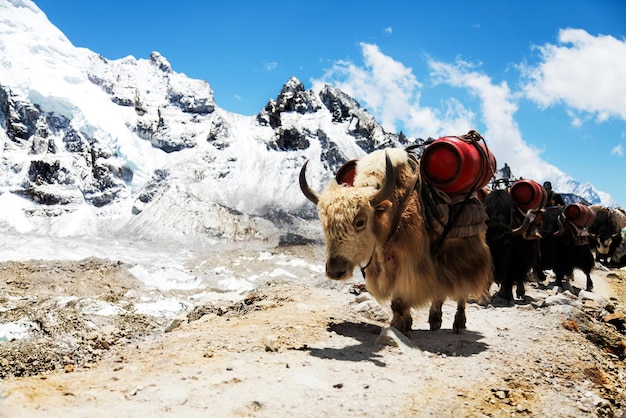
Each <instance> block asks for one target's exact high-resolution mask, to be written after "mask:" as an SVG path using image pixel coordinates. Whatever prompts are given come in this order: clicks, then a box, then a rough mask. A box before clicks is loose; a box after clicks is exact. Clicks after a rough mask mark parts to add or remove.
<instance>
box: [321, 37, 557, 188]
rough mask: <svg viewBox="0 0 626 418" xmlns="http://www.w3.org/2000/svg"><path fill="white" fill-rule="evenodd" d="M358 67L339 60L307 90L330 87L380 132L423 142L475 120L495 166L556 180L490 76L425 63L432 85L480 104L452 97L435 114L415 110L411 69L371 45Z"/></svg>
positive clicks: (511, 100)
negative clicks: (451, 89) (375, 123)
mask: <svg viewBox="0 0 626 418" xmlns="http://www.w3.org/2000/svg"><path fill="white" fill-rule="evenodd" d="M361 49H362V54H363V61H364V65H363V66H359V65H356V64H354V63H353V62H350V61H339V62H336V63H334V64H333V66H332V68H330V69H329V70H327V72H326V74H324V76H323V78H322V79H321V80H312V82H313V89H314V90H317V91H319V90H320V89H321V87H322V85H323V84H332V85H334V86H335V87H337V88H339V89H341V90H342V91H344V92H345V93H346V94H348V95H350V96H352V97H354V98H355V99H356V100H357V101H358V102H359V103H361V104H362V105H363V106H364V107H365V108H366V109H367V110H368V111H369V112H370V113H371V114H373V115H374V116H375V117H376V119H377V120H378V121H379V122H380V123H381V124H382V125H383V127H384V128H385V129H386V130H388V131H391V132H397V131H398V130H399V129H398V127H402V128H403V131H404V133H405V134H407V135H409V136H413V137H420V138H427V137H429V136H432V137H436V136H442V135H457V134H463V133H466V132H467V131H469V130H470V129H477V124H478V123H477V121H476V118H477V117H480V118H481V119H482V122H483V123H484V125H485V126H486V130H485V132H481V134H483V136H484V137H485V140H486V142H487V145H488V146H489V148H490V149H491V151H492V153H493V154H494V155H497V156H498V157H497V158H498V165H499V166H503V165H504V163H505V162H507V163H508V164H509V165H510V166H511V167H514V169H515V173H514V174H515V175H517V176H523V177H525V178H537V179H543V178H546V177H547V178H556V177H559V176H562V175H563V173H562V172H561V171H560V170H559V169H557V168H556V167H554V166H552V165H550V164H548V163H546V162H545V161H543V160H542V159H541V157H540V154H541V151H540V150H538V149H536V148H533V147H531V146H529V145H528V144H526V143H525V142H524V140H523V139H522V135H521V133H520V131H519V127H518V125H517V122H516V121H515V118H514V115H515V113H516V112H517V109H518V107H517V102H516V100H517V98H518V95H517V94H516V93H514V92H511V90H510V88H509V86H508V85H507V84H506V83H500V84H494V83H493V81H492V80H491V78H490V77H488V76H487V75H485V74H482V73H480V72H478V71H477V70H476V68H478V65H475V64H471V63H468V62H462V61H458V62H457V63H455V64H449V63H444V62H439V61H434V60H430V61H429V62H428V65H429V68H430V71H431V72H430V77H431V81H432V83H433V84H434V86H435V87H436V86H438V85H445V86H452V87H455V88H458V89H459V96H460V97H463V96H464V95H465V94H468V93H469V94H471V95H473V96H475V97H477V98H478V99H479V100H480V103H481V105H480V114H479V115H478V116H477V115H475V114H474V112H473V111H472V110H471V109H468V108H466V107H465V106H464V104H463V102H462V101H461V100H460V99H458V98H455V97H447V98H443V99H442V100H441V106H440V107H439V108H437V109H435V108H431V107H425V106H421V105H420V97H421V94H422V91H423V90H425V89H426V88H429V87H430V86H428V87H427V86H425V85H424V84H423V83H421V82H420V81H418V79H417V77H416V76H415V75H414V74H413V70H412V69H411V68H409V67H406V66H404V65H403V64H402V63H400V62H398V61H395V60H394V59H392V58H391V57H389V56H386V55H384V54H383V53H382V52H381V51H380V49H379V48H378V47H377V46H376V45H372V44H365V43H363V44H361Z"/></svg>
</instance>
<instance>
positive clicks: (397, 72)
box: [312, 43, 473, 138]
mask: <svg viewBox="0 0 626 418" xmlns="http://www.w3.org/2000/svg"><path fill="white" fill-rule="evenodd" d="M361 52H362V54H363V61H364V66H358V65H355V64H354V63H353V62H350V61H338V62H335V63H334V64H333V66H332V67H331V68H330V69H329V70H327V71H326V73H325V74H324V76H323V77H322V79H319V80H312V83H313V89H314V90H317V91H319V90H320V89H321V87H322V86H323V85H324V84H332V85H334V86H335V87H337V88H339V89H341V90H342V91H344V92H345V93H346V94H348V95H350V96H352V97H354V98H355V99H356V100H357V101H359V102H360V103H361V104H362V105H364V106H365V107H366V108H367V109H368V111H369V112H370V113H371V114H373V115H374V116H375V117H376V119H377V120H378V122H379V123H380V124H381V125H383V127H384V128H385V129H386V130H388V131H390V132H397V131H399V130H403V131H404V132H405V133H406V134H408V135H412V136H417V137H422V138H426V137H428V136H433V135H435V134H441V133H442V132H443V131H444V130H445V129H446V128H448V127H451V126H456V127H457V129H455V130H454V132H455V133H456V132H457V130H458V127H459V126H471V123H470V121H471V119H472V118H473V114H472V112H470V111H469V110H467V109H465V108H464V107H463V105H462V104H461V103H460V102H459V101H458V100H452V99H450V100H448V101H444V106H443V107H444V110H443V111H438V110H435V109H432V108H428V107H421V106H420V105H419V100H420V94H421V89H422V88H423V87H424V86H423V85H422V83H420V82H419V81H418V79H417V78H416V77H415V75H414V74H413V70H412V69H411V68H409V67H406V66H404V65H403V64H402V63H401V62H398V61H395V60H394V59H393V58H391V57H389V56H387V55H385V54H383V53H382V52H381V51H380V49H379V48H378V46H376V45H373V44H366V43H362V44H361Z"/></svg>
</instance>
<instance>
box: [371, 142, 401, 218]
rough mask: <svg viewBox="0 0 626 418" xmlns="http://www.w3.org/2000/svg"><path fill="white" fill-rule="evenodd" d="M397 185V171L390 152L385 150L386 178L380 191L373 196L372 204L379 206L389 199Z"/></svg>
mask: <svg viewBox="0 0 626 418" xmlns="http://www.w3.org/2000/svg"><path fill="white" fill-rule="evenodd" d="M395 187H396V173H395V172H394V170H393V163H392V162H391V158H389V154H388V153H387V151H385V180H384V183H383V184H382V186H381V187H380V190H379V191H378V193H376V194H375V195H374V197H373V198H372V201H371V202H372V206H378V204H379V203H380V202H382V201H383V200H386V199H389V198H390V197H391V195H392V193H393V191H394V189H395Z"/></svg>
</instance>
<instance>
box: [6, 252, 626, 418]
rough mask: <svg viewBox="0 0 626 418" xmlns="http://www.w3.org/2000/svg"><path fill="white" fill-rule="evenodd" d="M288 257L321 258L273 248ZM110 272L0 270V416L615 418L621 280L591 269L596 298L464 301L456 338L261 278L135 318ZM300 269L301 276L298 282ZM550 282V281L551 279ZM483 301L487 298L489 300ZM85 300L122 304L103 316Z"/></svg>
mask: <svg viewBox="0 0 626 418" xmlns="http://www.w3.org/2000/svg"><path fill="white" fill-rule="evenodd" d="M281 251H287V252H289V251H293V252H294V254H296V253H297V254H298V255H299V256H303V254H304V256H307V254H308V256H310V257H317V256H318V255H319V251H317V250H315V251H312V252H308V251H309V250H307V249H306V248H300V249H284V250H281ZM129 267H130V266H128V265H126V264H124V263H121V262H117V261H114V260H105V259H97V258H90V259H85V260H82V261H30V262H5V263H1V264H0V323H8V322H11V321H15V320H17V319H19V318H23V317H28V318H31V319H32V320H33V322H34V323H35V324H36V326H37V328H38V329H36V330H35V331H36V332H35V335H36V337H34V338H28V339H19V340H15V341H7V342H0V378H1V379H2V380H0V385H1V386H0V416H6V417H21V416H28V417H39V416H41V417H47V418H49V417H67V416H72V417H100V416H107V417H108V416H116V417H120V418H121V417H136V416H155V417H156V416H163V417H167V416H172V417H179V416H180V417H182V416H184V417H210V416H216V417H224V416H255V417H257V416H258V417H277V416H302V417H325V416H329V417H330V416H332V417H336V416H359V417H361V416H376V417H383V416H389V417H391V416H393V417H404V416H406V417H409V416H410V417H414V416H433V417H435V416H436V417H447V416H449V417H452V416H454V417H458V416H465V417H503V416H507V417H508V416H533V417H534V416H537V417H539V416H541V417H546V416H555V417H583V416H602V417H604V416H606V417H612V416H624V413H625V412H626V392H625V389H626V368H625V367H624V357H625V354H626V353H625V349H626V344H625V343H624V340H625V339H626V337H624V306H625V304H624V301H626V273H624V271H622V270H608V269H600V268H598V269H596V270H594V272H593V279H594V282H595V290H594V292H585V291H580V288H581V287H584V283H585V282H584V276H582V274H580V273H579V272H577V273H576V275H575V277H574V278H573V280H572V282H571V283H570V286H568V289H559V288H557V287H555V286H554V283H551V282H550V281H546V282H544V283H536V282H532V283H529V285H528V288H527V297H526V298H525V299H524V300H520V301H517V302H516V303H515V304H514V305H512V306H508V305H506V304H504V303H502V301H501V300H498V299H497V298H494V299H493V300H492V301H491V303H482V304H481V303H470V304H469V305H468V312H467V317H468V324H467V326H468V329H467V330H466V331H465V332H464V333H462V334H460V335H457V334H453V333H452V330H451V326H452V321H453V315H454V308H455V306H454V304H453V303H451V302H448V303H446V304H445V305H444V325H443V328H442V329H441V330H440V331H437V332H431V331H428V323H427V310H426V309H421V310H417V311H415V312H414V326H413V328H414V331H413V332H412V334H411V335H410V336H409V337H408V338H406V337H405V336H403V335H398V334H397V333H395V332H394V331H393V329H390V328H386V327H387V325H388V321H389V310H388V308H387V307H386V306H385V307H381V306H379V305H378V304H377V303H376V302H375V301H373V300H372V299H371V297H370V296H369V294H368V293H367V292H366V290H365V289H364V288H363V287H362V285H361V284H360V281H359V280H358V278H357V279H356V280H353V281H351V282H347V283H332V282H330V281H318V280H314V281H311V282H309V283H304V278H302V280H271V281H269V282H267V283H265V284H263V285H261V286H260V287H259V288H258V289H257V290H255V291H252V292H250V293H249V294H248V295H246V297H245V298H244V299H242V300H237V301H234V302H233V301H213V302H209V303H200V304H197V305H196V306H195V307H194V308H193V309H189V310H187V311H186V312H185V313H184V314H182V315H180V316H179V317H178V318H176V319H175V320H171V319H165V318H158V317H153V316H149V315H140V314H135V313H133V309H132V307H133V304H136V303H138V302H139V301H141V295H142V292H143V291H144V289H142V286H143V284H142V283H141V282H139V281H138V280H137V279H136V278H135V277H134V276H133V275H132V274H130V273H129V271H128V269H129ZM304 274H305V272H303V275H304ZM549 280H550V279H549ZM496 290H497V288H496V286H495V285H494V287H493V288H492V293H494V292H495V291H496ZM98 302H107V303H113V304H116V306H121V307H124V309H121V310H120V313H115V312H112V313H109V314H107V315H102V312H98V311H97V309H95V308H94V309H92V310H90V309H86V307H92V306H93V307H97V306H98Z"/></svg>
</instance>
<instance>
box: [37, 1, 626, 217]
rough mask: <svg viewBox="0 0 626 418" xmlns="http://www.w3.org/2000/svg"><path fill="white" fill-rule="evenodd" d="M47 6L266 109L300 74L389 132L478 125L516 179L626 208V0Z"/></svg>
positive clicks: (93, 42)
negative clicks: (572, 183) (329, 87)
mask: <svg viewBox="0 0 626 418" xmlns="http://www.w3.org/2000/svg"><path fill="white" fill-rule="evenodd" d="M35 3H36V4H37V5H38V6H39V7H40V8H41V9H42V10H43V11H44V12H45V13H46V15H47V16H48V18H49V20H50V21H51V22H52V23H53V24H54V25H56V26H57V27H58V28H59V29H60V30H61V31H62V32H63V33H65V35H66V36H67V37H68V38H69V39H70V41H71V42H72V43H73V44H74V45H76V46H80V47H86V48H89V49H90V50H92V51H94V52H97V53H100V54H101V55H103V56H104V57H105V58H107V59H117V58H123V57H126V56H128V55H132V56H134V57H136V58H147V57H148V56H149V55H150V53H151V52H152V51H158V52H160V53H161V54H162V55H163V56H165V57H166V58H167V59H168V61H169V62H170V63H171V65H172V68H173V69H174V71H176V72H181V73H185V74H186V75H187V76H189V77H192V78H198V79H203V80H206V81H208V82H209V84H210V85H211V87H212V88H213V90H214V93H215V100H216V103H217V104H218V106H220V107H221V108H223V109H226V110H229V111H232V112H236V113H240V114H245V115H253V114H256V113H258V112H259V111H260V110H261V109H262V108H263V107H264V106H265V104H266V103H267V101H268V100H269V99H271V98H275V97H276V96H277V95H278V93H279V91H280V89H281V87H282V85H283V84H284V83H285V82H286V81H287V80H288V79H289V78H290V77H291V76H296V77H297V78H299V79H300V80H301V81H302V82H303V83H304V85H305V87H306V88H319V86H320V85H322V84H323V83H329V84H333V85H335V86H338V87H340V88H342V89H343V90H344V91H345V92H346V93H348V94H350V95H351V96H352V97H354V98H355V99H357V100H358V101H359V102H360V103H361V105H362V106H363V107H365V108H366V109H368V110H369V111H370V112H371V113H372V114H373V115H374V116H375V117H376V118H377V120H378V121H379V122H381V123H383V126H384V127H385V129H386V130H388V131H392V132H397V131H400V130H402V131H403V132H404V133H405V134H407V135H409V136H416V137H421V138H426V137H429V136H432V137H437V136H443V135H454V134H461V133H465V132H466V131H467V130H469V129H477V130H478V131H479V132H481V133H482V134H483V136H485V139H486V140H487V143H488V144H489V145H491V144H493V151H494V154H495V155H496V158H497V159H498V165H499V166H502V165H503V164H504V162H508V164H509V165H510V166H511V167H512V169H513V173H514V174H516V175H524V176H525V177H530V178H535V180H537V181H543V180H545V179H552V177H553V176H556V175H557V174H558V170H560V171H562V172H565V173H567V174H568V175H570V176H571V177H573V178H574V179H576V180H577V181H579V182H581V183H586V182H590V183H592V184H593V185H594V186H595V187H596V188H597V189H599V190H601V191H604V192H606V193H609V194H610V195H611V196H612V197H613V199H614V200H615V201H616V202H617V203H618V204H619V205H620V206H622V207H626V187H625V186H624V184H623V183H624V180H625V179H626V160H625V158H626V157H624V155H623V154H624V147H625V146H626V1H623V0H589V1H586V0H585V1H581V0H569V1H561V0H557V1H546V0H528V1H439V2H435V1H394V0H387V1H370V0H361V1H327V0H318V1H296V0H292V1H288V0H279V1H264V2H258V1H237V0H229V1H221V2H215V1H202V0H196V1H191V0H179V1H176V2H172V1H160V0H151V1H140V0H132V1H106V2H90V1H84V0H63V1H58V0H35ZM536 159H539V160H542V161H544V162H546V163H547V164H548V165H550V166H554V167H556V168H558V170H551V169H547V170H546V169H545V167H543V166H542V168H541V169H537V170H534V168H535V166H537V167H539V166H541V165H539V164H535V160H536Z"/></svg>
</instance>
